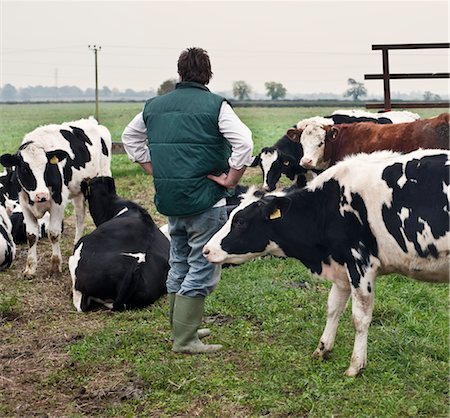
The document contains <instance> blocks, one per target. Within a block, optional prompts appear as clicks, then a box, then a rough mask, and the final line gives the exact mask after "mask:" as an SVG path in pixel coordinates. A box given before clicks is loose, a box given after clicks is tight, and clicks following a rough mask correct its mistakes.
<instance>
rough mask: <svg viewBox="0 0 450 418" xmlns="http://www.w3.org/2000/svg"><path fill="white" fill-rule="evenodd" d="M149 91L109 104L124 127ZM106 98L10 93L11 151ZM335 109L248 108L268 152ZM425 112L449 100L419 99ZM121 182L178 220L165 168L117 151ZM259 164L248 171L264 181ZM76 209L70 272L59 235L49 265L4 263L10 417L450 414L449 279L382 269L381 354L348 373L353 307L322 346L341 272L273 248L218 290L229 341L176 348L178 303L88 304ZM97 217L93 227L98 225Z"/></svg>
mask: <svg viewBox="0 0 450 418" xmlns="http://www.w3.org/2000/svg"><path fill="white" fill-rule="evenodd" d="M141 107H142V105H141V104H126V103H124V104H118V103H111V104H102V105H101V110H100V120H101V122H102V123H103V124H104V125H106V126H107V127H108V128H109V129H110V131H111V133H112V135H113V139H114V140H117V141H118V140H120V135H121V132H122V131H123V129H124V127H125V126H126V124H127V123H128V122H129V121H130V120H131V118H132V117H133V116H134V115H135V114H136V113H137V112H138V111H139V110H140V109H141ZM93 110H94V107H93V105H92V104H58V105H57V104H51V105H50V104H49V105H3V106H0V139H1V140H0V152H1V153H4V152H14V151H15V150H16V149H17V146H18V144H19V143H20V141H21V140H22V137H23V135H24V134H25V133H26V132H29V131H31V130H32V129H34V128H35V127H37V126H38V125H41V124H46V123H59V122H63V121H67V120H74V119H78V118H80V117H87V116H89V115H90V114H92V113H93ZM332 110H335V109H330V108H270V109H267V108H266V109H264V108H237V109H236V111H237V113H238V114H239V116H240V117H241V119H242V120H243V121H244V122H245V123H246V124H247V125H248V126H249V127H250V129H251V130H252V132H253V135H254V141H255V152H257V151H259V150H260V149H261V148H262V147H263V146H267V145H272V144H273V143H274V142H275V141H276V140H277V139H278V138H279V137H280V136H281V135H282V134H283V133H284V132H285V131H286V129H287V128H288V127H290V126H291V125H292V124H294V123H295V122H296V121H298V120H300V119H303V118H305V117H308V116H313V115H325V114H328V113H329V112H331V111H332ZM416 112H417V113H420V114H421V115H422V116H423V117H430V116H433V115H436V114H438V113H440V111H439V110H437V109H433V110H426V111H424V110H417V111H416ZM112 168H113V175H114V177H115V179H116V183H117V186H118V193H119V194H120V195H121V196H123V197H125V198H128V199H133V200H135V201H137V202H139V203H141V204H142V205H144V206H145V207H146V208H148V209H149V211H150V213H151V214H152V216H153V217H154V219H155V220H156V222H157V223H158V224H162V223H164V222H165V219H164V217H163V216H161V215H158V214H156V212H155V211H154V208H153V204H152V195H153V189H152V186H151V180H150V178H149V177H147V176H145V175H144V174H143V173H142V172H141V171H140V169H139V168H138V167H136V166H135V165H133V164H132V163H130V162H129V161H128V159H127V158H126V156H124V155H115V156H113V165H112ZM260 181H261V178H260V174H259V172H258V170H257V169H249V170H248V172H247V173H246V175H245V178H244V183H246V184H251V183H260ZM71 212H72V211H71V209H70V208H69V209H68V210H67V216H66V219H65V222H66V228H65V232H64V239H63V245H62V247H63V258H64V268H63V273H62V275H61V276H59V277H55V276H49V275H48V273H47V272H48V269H49V262H48V255H49V251H50V244H49V242H48V241H45V240H43V241H41V242H40V243H39V246H38V256H39V264H40V266H41V268H40V271H39V274H38V275H37V277H36V278H35V279H33V280H32V281H27V280H25V279H23V277H22V275H21V272H22V270H23V268H24V265H25V259H26V248H25V247H24V246H20V247H19V248H18V252H17V258H16V261H15V263H14V265H13V267H12V268H11V269H9V270H7V271H6V272H2V273H0V416H2V417H3V416H4V417H10V416H17V417H25V416H26V417H28V416H49V417H63V416H69V417H85V416H89V417H90V416H100V417H135V416H138V417H193V416H201V417H261V416H269V417H303V416H308V417H331V416H335V417H404V416H411V417H439V416H441V417H444V416H448V412H449V409H448V388H449V382H448V376H449V367H448V357H449V344H448V343H449V332H448V331H449V327H448V301H449V299H448V287H447V286H443V285H430V284H425V283H419V282H415V281H413V280H410V279H407V278H403V277H400V276H394V275H392V276H386V277H382V278H379V280H378V282H377V290H376V301H375V310H374V315H373V321H372V324H371V327H370V332H369V345H368V357H369V363H368V366H367V369H366V370H365V372H364V373H363V375H362V376H361V377H359V378H356V379H349V378H346V377H344V376H343V372H344V371H345V369H346V367H347V366H348V363H349V360H350V355H351V352H352V347H353V338H354V331H353V326H352V323H351V309H350V307H348V308H347V310H346V312H345V313H344V315H343V317H342V319H341V322H340V327H339V329H338V334H337V339H336V345H335V349H334V351H333V354H332V356H331V358H330V360H328V361H326V362H320V361H317V360H314V359H313V358H312V357H311V353H312V352H313V351H314V349H315V348H316V345H317V343H318V341H319V338H320V335H321V333H322V330H323V327H324V325H325V309H326V300H327V294H328V290H329V289H330V283H328V282H325V281H322V280H319V279H317V278H315V277H312V276H311V275H310V274H309V273H308V272H307V271H306V269H305V268H304V267H303V266H302V265H301V264H300V263H299V262H297V261H296V260H292V259H286V260H282V259H278V258H272V257H268V258H264V259H261V260H255V261H252V262H249V263H247V264H244V265H242V266H239V267H233V268H229V269H225V270H224V271H223V274H222V280H221V282H220V284H219V286H218V288H217V290H216V291H215V292H214V293H213V294H212V295H211V297H210V298H208V299H207V303H206V314H205V322H207V324H208V326H209V327H210V328H211V330H212V332H213V337H212V338H210V340H211V341H212V342H214V343H219V344H223V345H224V350H223V351H222V352H220V353H217V354H215V355H211V356H184V355H175V354H173V353H172V352H171V350H170V348H171V343H170V340H169V325H168V318H167V311H168V305H167V301H166V298H162V299H161V300H160V301H158V302H157V303H156V304H155V305H154V306H152V307H150V308H148V309H143V310H140V311H130V312H122V313H113V312H107V311H96V312H91V313H87V314H77V313H75V311H74V308H73V305H72V298H71V280H70V276H69V272H68V268H67V259H68V257H69V256H70V255H71V253H72V249H73V244H72V240H73V236H74V223H73V220H72V216H71ZM92 228H93V226H92V222H91V221H89V222H88V226H87V229H86V231H87V232H88V231H89V230H92Z"/></svg>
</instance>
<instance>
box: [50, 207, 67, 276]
mask: <svg viewBox="0 0 450 418" xmlns="http://www.w3.org/2000/svg"><path fill="white" fill-rule="evenodd" d="M63 219H64V206H63V205H54V206H53V207H52V209H51V211H50V224H49V227H48V237H49V239H50V242H51V243H52V265H51V272H52V273H61V272H62V257H61V246H60V239H61V225H62V220H63Z"/></svg>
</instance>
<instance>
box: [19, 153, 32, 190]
mask: <svg viewBox="0 0 450 418" xmlns="http://www.w3.org/2000/svg"><path fill="white" fill-rule="evenodd" d="M19 155H20V154H19ZM16 170H17V177H18V181H19V184H20V185H21V187H22V188H24V189H25V190H36V187H37V180H36V177H34V174H33V171H32V170H31V168H30V165H29V164H28V163H26V162H25V161H24V160H23V158H22V157H21V156H20V164H19V166H18V167H16Z"/></svg>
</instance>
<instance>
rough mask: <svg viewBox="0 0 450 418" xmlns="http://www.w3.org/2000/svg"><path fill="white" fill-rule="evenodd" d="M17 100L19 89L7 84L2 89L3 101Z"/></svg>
mask: <svg viewBox="0 0 450 418" xmlns="http://www.w3.org/2000/svg"><path fill="white" fill-rule="evenodd" d="M16 99H17V89H16V88H15V87H14V86H13V85H12V84H5V85H4V86H3V88H2V100H4V101H6V102H9V101H14V100H16Z"/></svg>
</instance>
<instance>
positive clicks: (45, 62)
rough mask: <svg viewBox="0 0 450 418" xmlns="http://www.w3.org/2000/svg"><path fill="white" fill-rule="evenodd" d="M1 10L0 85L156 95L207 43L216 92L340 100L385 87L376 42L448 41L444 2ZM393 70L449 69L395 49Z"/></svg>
mask: <svg viewBox="0 0 450 418" xmlns="http://www.w3.org/2000/svg"><path fill="white" fill-rule="evenodd" d="M0 8H1V22H0V23H1V45H0V48H1V74H0V84H1V85H4V84H6V83H10V84H13V85H15V86H16V87H26V86H35V85H44V86H55V85H58V86H62V85H77V86H79V87H81V88H83V89H86V88H88V87H94V53H93V52H92V51H90V50H89V49H88V45H90V44H91V45H92V44H95V45H100V46H101V51H100V52H99V55H98V60H99V84H100V87H102V86H105V85H106V86H108V87H110V88H114V87H116V88H119V89H120V90H123V89H126V88H132V89H135V90H144V89H145V90H147V89H150V88H153V89H157V88H158V86H159V85H160V84H161V83H162V82H163V81H164V80H166V79H168V78H176V77H177V73H176V62H177V59H178V56H179V53H180V52H181V50H182V49H184V48H186V47H189V46H199V47H202V48H205V49H206V50H207V51H208V52H209V54H210V57H211V62H212V67H213V72H214V77H213V80H212V82H211V84H210V87H211V89H212V90H213V91H225V90H231V88H232V83H233V81H236V80H244V81H246V82H247V83H248V84H250V85H251V86H252V88H253V89H254V90H255V91H259V92H261V93H264V92H265V88H264V83H265V82H267V81H276V82H280V83H282V84H283V85H284V86H285V87H286V88H287V90H288V92H290V93H315V92H333V93H342V92H344V91H345V90H346V88H347V79H348V78H349V77H352V78H354V79H356V80H358V81H363V82H365V85H366V87H367V89H368V91H369V93H371V94H380V95H382V93H383V87H382V81H364V74H365V73H380V72H381V68H382V67H381V52H380V51H372V50H371V45H372V44H383V43H424V42H448V41H449V21H448V12H449V10H448V2H447V1H411V0H408V1H366V0H359V1H337V0H334V1H320V0H319V1H317V0H316V1H247V2H244V1H227V2H224V1H211V0H210V1H198V2H192V1H164V2H156V1H76V2H75V1H61V0H59V1H38V0H35V1H18V0H14V1H8V0H0ZM390 67H391V72H449V50H448V49H440V50H428V51H424V50H422V51H402V52H400V51H399V52H395V53H392V57H391V58H390ZM391 90H392V91H393V92H396V91H398V92H408V91H410V90H420V91H425V90H431V91H432V92H434V93H439V94H442V93H444V94H446V93H448V81H447V80H412V81H407V80H397V81H392V82H391Z"/></svg>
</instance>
